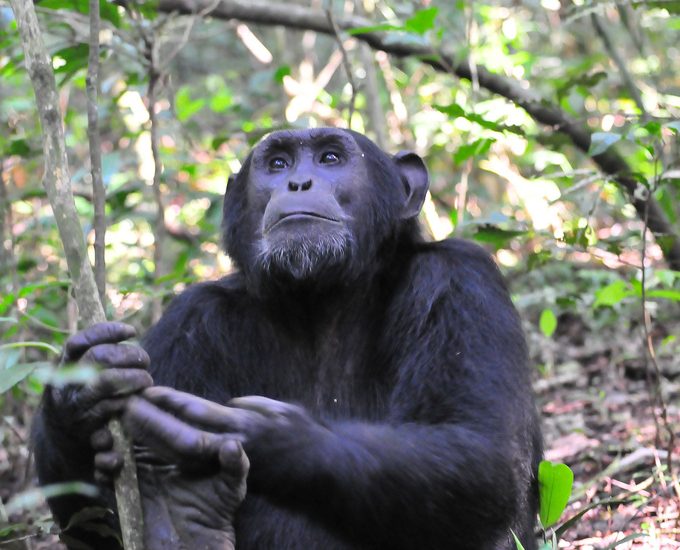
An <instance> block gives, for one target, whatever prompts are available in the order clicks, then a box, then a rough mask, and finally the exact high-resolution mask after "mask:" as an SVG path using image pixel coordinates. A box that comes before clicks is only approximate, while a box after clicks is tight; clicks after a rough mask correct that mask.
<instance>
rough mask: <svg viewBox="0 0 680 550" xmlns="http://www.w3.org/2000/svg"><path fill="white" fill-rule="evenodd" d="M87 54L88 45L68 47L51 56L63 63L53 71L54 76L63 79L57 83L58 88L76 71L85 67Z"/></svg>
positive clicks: (88, 51) (88, 50)
mask: <svg viewBox="0 0 680 550" xmlns="http://www.w3.org/2000/svg"><path fill="white" fill-rule="evenodd" d="M89 53H90V46H89V45H88V44H77V45H75V46H69V47H68V48H63V49H61V50H59V51H57V52H54V54H53V55H52V58H53V59H54V58H55V57H59V58H61V59H63V60H64V61H65V63H64V64H63V65H61V66H60V67H58V68H56V69H55V70H54V73H55V74H60V75H64V77H63V78H62V79H61V81H60V82H59V85H60V86H61V85H62V84H64V82H66V81H67V80H69V79H70V78H71V77H72V76H73V75H74V74H76V73H77V72H78V71H80V70H81V69H84V68H85V67H87V58H88V55H89Z"/></svg>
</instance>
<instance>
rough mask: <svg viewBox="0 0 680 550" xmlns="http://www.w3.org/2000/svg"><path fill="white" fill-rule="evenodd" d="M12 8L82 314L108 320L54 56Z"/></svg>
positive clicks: (135, 513)
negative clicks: (76, 190)
mask: <svg viewBox="0 0 680 550" xmlns="http://www.w3.org/2000/svg"><path fill="white" fill-rule="evenodd" d="M10 5H11V6H12V10H13V11H14V16H15V18H16V22H17V27H18V29H19V34H20V35H21V42H22V45H23V49H24V55H25V60H26V61H25V63H26V69H27V70H28V73H29V76H30V78H31V82H32V84H33V89H34V91H35V99H36V104H37V107H38V114H39V117H40V124H41V125H42V131H43V155H44V162H45V176H44V179H43V185H44V187H45V190H46V192H47V196H48V198H49V201H50V205H51V206H52V210H53V212H54V217H55V219H56V222H57V228H58V229H59V236H60V238H61V241H62V244H63V246H64V252H65V255H66V262H67V264H68V269H69V271H70V275H71V279H72V280H73V283H74V289H75V295H76V301H77V304H78V310H79V312H80V316H81V318H82V320H83V322H84V323H85V324H91V323H95V322H100V321H104V320H105V319H106V317H105V315H104V308H103V307H102V304H101V302H100V301H99V295H98V291H97V285H96V283H95V280H94V274H93V272H92V266H91V265H90V261H89V259H88V257H87V245H86V242H85V236H84V234H83V228H82V227H81V226H80V222H79V220H78V213H77V212H76V207H75V202H74V200H73V192H72V190H71V176H70V173H69V168H68V159H67V156H66V143H65V140H64V129H63V127H62V122H61V111H60V109H59V97H58V95H57V85H56V82H55V80H54V72H53V71H52V63H51V60H50V56H49V55H48V53H47V50H46V49H45V44H44V43H43V40H42V35H41V33H40V26H39V25H38V18H37V17H36V14H35V9H34V8H33V2H26V1H24V0H11V2H10ZM98 10H99V6H98V5H97V11H98ZM109 427H110V429H111V433H112V435H113V438H114V446H115V448H116V450H118V451H119V452H121V453H122V454H123V458H124V466H123V470H122V472H121V474H120V475H119V476H118V478H117V479H116V482H115V486H116V502H117V504H118V516H119V519H120V523H121V530H122V535H123V542H124V544H125V548H126V550H138V549H142V548H143V534H144V529H143V524H142V521H143V519H142V506H141V500H140V497H139V487H138V484H137V473H136V470H135V465H134V460H133V458H134V457H133V455H132V449H131V447H130V445H129V443H128V442H127V441H126V440H125V437H124V435H123V431H122V426H121V424H120V421H119V420H117V419H115V420H112V421H111V422H110V424H109Z"/></svg>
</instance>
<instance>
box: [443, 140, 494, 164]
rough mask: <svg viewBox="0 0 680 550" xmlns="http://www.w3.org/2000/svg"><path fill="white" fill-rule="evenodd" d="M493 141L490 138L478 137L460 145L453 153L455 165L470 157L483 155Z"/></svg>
mask: <svg viewBox="0 0 680 550" xmlns="http://www.w3.org/2000/svg"><path fill="white" fill-rule="evenodd" d="M495 141H496V140H495V139H492V138H479V139H477V140H475V141H473V142H472V143H467V144H465V145H461V146H460V147H459V148H458V150H457V151H456V152H455V153H454V155H453V162H455V163H456V166H460V165H461V164H463V163H464V162H465V161H466V160H467V159H469V158H470V157H476V156H481V155H484V154H486V153H487V152H488V151H489V149H490V148H491V144H492V143H494V142H495Z"/></svg>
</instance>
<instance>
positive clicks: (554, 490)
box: [538, 460, 574, 527]
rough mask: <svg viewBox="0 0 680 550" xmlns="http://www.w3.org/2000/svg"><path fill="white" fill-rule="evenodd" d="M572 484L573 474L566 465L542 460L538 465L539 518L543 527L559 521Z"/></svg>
mask: <svg viewBox="0 0 680 550" xmlns="http://www.w3.org/2000/svg"><path fill="white" fill-rule="evenodd" d="M573 483H574V472H572V471H571V468H569V466H567V465H566V464H560V463H554V462H550V461H549V460H542V461H541V463H540V464H539V465H538V484H539V492H540V511H539V516H540V518H541V524H542V525H543V527H549V526H550V525H552V524H553V523H555V522H556V521H557V520H558V519H560V516H561V515H562V512H564V509H565V507H566V506H567V502H569V496H570V495H571V487H572V485H573Z"/></svg>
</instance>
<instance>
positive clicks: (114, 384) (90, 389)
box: [83, 369, 153, 400]
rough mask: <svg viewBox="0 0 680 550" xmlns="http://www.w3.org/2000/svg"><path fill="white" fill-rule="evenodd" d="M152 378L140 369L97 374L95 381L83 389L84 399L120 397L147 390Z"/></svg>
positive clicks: (114, 370)
mask: <svg viewBox="0 0 680 550" xmlns="http://www.w3.org/2000/svg"><path fill="white" fill-rule="evenodd" d="M152 384H153V378H151V375H150V374H149V373H148V372H146V371H145V370H141V369H109V370H104V371H102V372H100V373H99V375H98V376H97V380H96V381H95V382H94V383H93V384H92V385H91V386H86V387H85V388H84V389H83V393H85V396H84V399H87V398H88V397H89V398H92V399H95V400H99V399H103V398H107V397H122V396H124V395H130V394H132V393H136V392H138V391H141V390H143V389H144V388H148V387H149V386H151V385H152Z"/></svg>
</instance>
